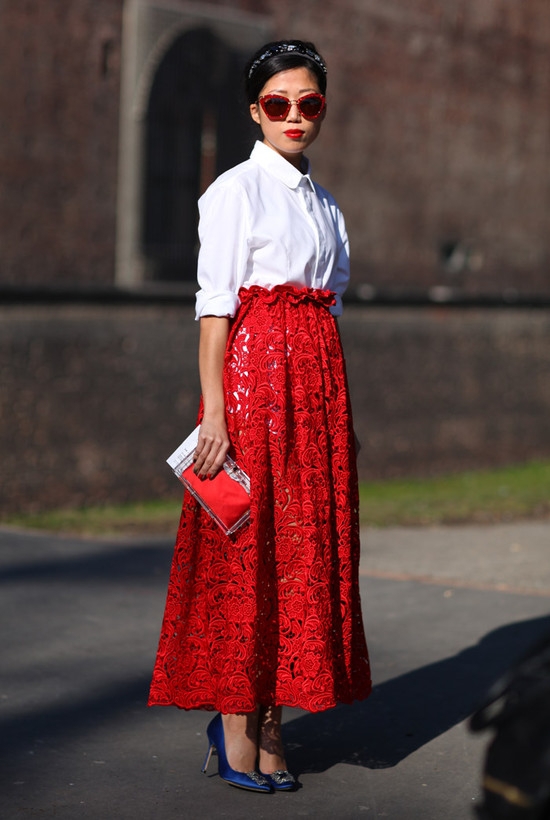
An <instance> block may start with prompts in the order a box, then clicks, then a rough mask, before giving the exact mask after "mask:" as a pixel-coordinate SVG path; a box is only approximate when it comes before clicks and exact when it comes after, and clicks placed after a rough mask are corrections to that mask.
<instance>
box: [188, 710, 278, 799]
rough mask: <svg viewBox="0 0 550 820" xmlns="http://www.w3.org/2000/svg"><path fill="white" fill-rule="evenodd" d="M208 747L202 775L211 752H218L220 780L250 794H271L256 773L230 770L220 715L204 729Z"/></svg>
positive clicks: (267, 782)
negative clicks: (250, 792)
mask: <svg viewBox="0 0 550 820" xmlns="http://www.w3.org/2000/svg"><path fill="white" fill-rule="evenodd" d="M206 734H207V737H208V742H209V744H210V745H209V747H208V751H207V753H206V757H205V759H204V764H203V767H202V769H201V771H202V772H203V774H206V770H207V768H208V764H209V763H210V758H211V757H212V752H213V751H214V750H216V751H217V752H218V773H219V775H220V777H221V779H222V780H225V782H226V783H229V784H230V785H231V786H236V787H237V788H238V789H248V790H249V791H252V792H268V793H269V792H271V791H273V788H272V786H271V785H270V783H269V781H268V780H267V778H265V777H264V776H263V775H262V774H260V773H259V772H257V771H252V772H236V771H235V770H234V769H232V768H231V766H230V765H229V763H228V762H227V755H226V753H225V739H224V735H223V723H222V716H221V714H220V713H218V714H217V715H216V717H215V718H214V719H213V720H211V721H210V723H209V724H208V728H207V729H206Z"/></svg>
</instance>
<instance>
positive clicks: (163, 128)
mask: <svg viewBox="0 0 550 820" xmlns="http://www.w3.org/2000/svg"><path fill="white" fill-rule="evenodd" d="M245 60H246V55H244V54H240V53H239V52H238V51H236V50H234V49H231V48H230V47H228V46H227V45H226V44H225V43H223V42H222V41H221V40H220V39H219V38H218V37H216V35H214V34H213V33H212V31H210V30H209V29H208V28H196V29H193V30H190V31H186V32H184V33H183V34H181V35H180V36H179V37H178V38H177V39H176V40H175V41H174V42H173V44H172V45H171V47H170V48H169V49H168V51H167V52H166V54H165V55H164V57H163V59H162V61H161V62H160V64H159V66H158V69H157V71H156V74H155V77H154V80H153V83H152V86H151V92H150V96H149V101H148V106H147V115H146V120H145V144H144V185H143V214H142V252H143V254H144V256H145V258H146V269H147V277H148V278H149V279H153V280H157V281H189V280H193V279H194V278H195V274H196V254H197V199H198V197H199V196H200V194H201V193H202V192H203V191H204V190H205V189H206V187H207V186H208V185H209V184H210V183H211V182H212V181H213V180H214V179H215V177H216V176H218V175H219V174H220V173H221V172H222V171H225V170H226V169H227V168H230V167H231V166H232V165H235V164H236V163H238V162H241V161H242V160H244V159H246V158H247V157H248V155H249V153H250V149H251V146H252V143H253V140H254V136H255V131H254V129H253V127H252V123H251V120H250V118H249V116H248V112H247V106H246V103H245V99H244V93H243V91H242V70H243V66H244V62H245Z"/></svg>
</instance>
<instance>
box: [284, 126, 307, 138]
mask: <svg viewBox="0 0 550 820" xmlns="http://www.w3.org/2000/svg"><path fill="white" fill-rule="evenodd" d="M284 135H285V137H288V138H289V139H291V140H298V139H300V137H302V136H303V135H304V131H300V130H299V129H298V128H290V129H289V130H288V131H285V132H284Z"/></svg>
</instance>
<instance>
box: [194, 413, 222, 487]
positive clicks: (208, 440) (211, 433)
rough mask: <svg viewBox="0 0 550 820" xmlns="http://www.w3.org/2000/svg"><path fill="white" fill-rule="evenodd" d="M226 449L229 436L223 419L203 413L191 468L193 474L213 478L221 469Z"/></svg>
mask: <svg viewBox="0 0 550 820" xmlns="http://www.w3.org/2000/svg"><path fill="white" fill-rule="evenodd" d="M228 450H229V436H228V435H227V425H226V423H225V419H224V418H218V419H215V418H213V419H211V418H207V417H206V415H205V416H204V418H203V420H202V423H201V426H200V430H199V441H198V443H197V449H196V450H195V453H194V466H193V470H194V472H195V474H196V475H198V476H199V477H200V478H201V479H205V478H214V476H216V475H217V474H218V473H219V471H220V470H221V468H222V466H223V463H224V461H225V457H226V455H227V451H228Z"/></svg>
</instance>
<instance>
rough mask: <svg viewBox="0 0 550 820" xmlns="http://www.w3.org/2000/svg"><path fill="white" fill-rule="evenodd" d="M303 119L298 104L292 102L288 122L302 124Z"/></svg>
mask: <svg viewBox="0 0 550 820" xmlns="http://www.w3.org/2000/svg"><path fill="white" fill-rule="evenodd" d="M301 118H302V115H301V114H300V109H299V108H298V104H297V103H296V102H294V100H292V101H291V103H290V111H289V112H288V117H287V120H292V122H300V120H301Z"/></svg>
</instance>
